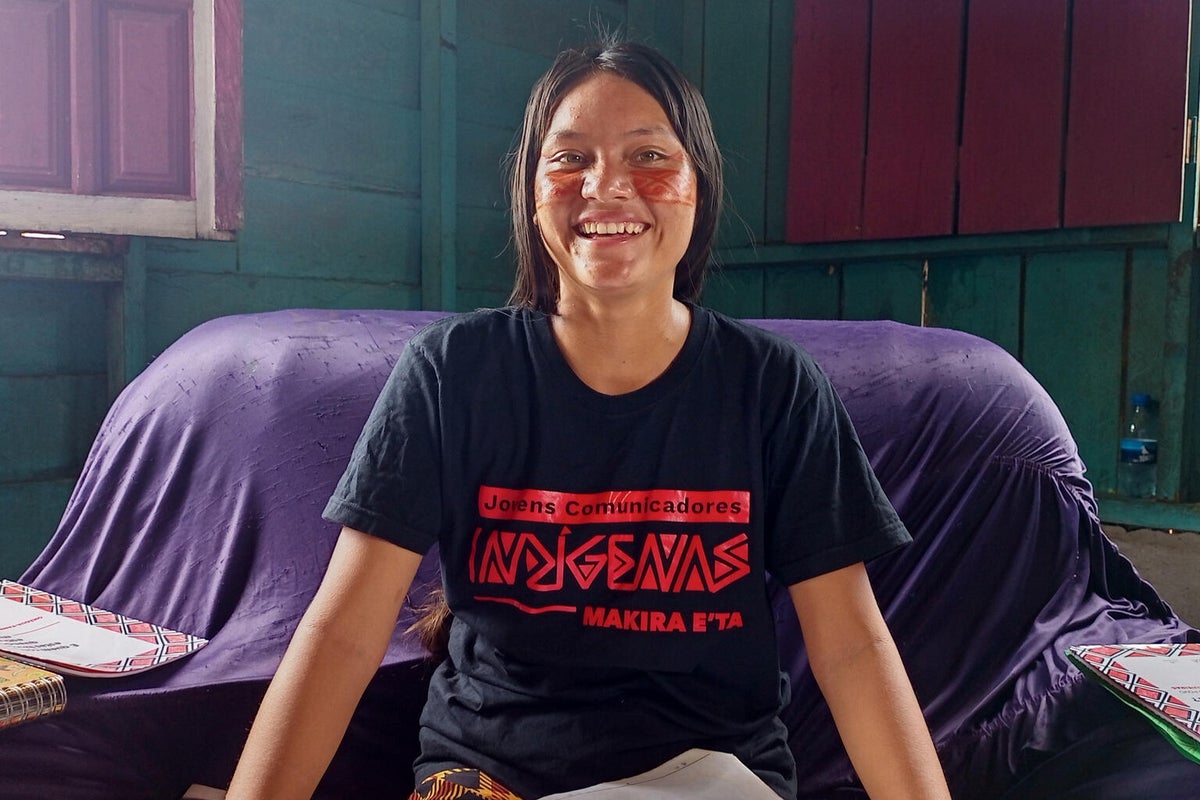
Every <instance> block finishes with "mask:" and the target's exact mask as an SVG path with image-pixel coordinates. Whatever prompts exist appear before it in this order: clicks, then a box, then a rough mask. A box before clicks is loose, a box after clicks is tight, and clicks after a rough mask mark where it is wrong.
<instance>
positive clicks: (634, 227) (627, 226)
mask: <svg viewBox="0 0 1200 800" xmlns="http://www.w3.org/2000/svg"><path fill="white" fill-rule="evenodd" d="M644 230H646V224H645V223H643V222H581V223H579V224H578V225H576V226H575V232H576V233H578V234H579V235H580V236H585V237H587V238H589V239H592V238H596V237H599V236H637V235H638V234H639V233H641V232H642V231H644Z"/></svg>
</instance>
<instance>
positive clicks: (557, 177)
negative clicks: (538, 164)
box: [533, 170, 583, 208]
mask: <svg viewBox="0 0 1200 800" xmlns="http://www.w3.org/2000/svg"><path fill="white" fill-rule="evenodd" d="M582 193H583V173H582V172H579V171H578V170H571V171H563V172H545V171H541V170H539V171H538V175H537V177H536V178H535V179H534V184H533V204H534V207H536V208H541V207H542V206H543V205H545V204H546V203H552V202H554V201H556V200H560V199H562V198H564V197H579V196H580V195H581V194H582Z"/></svg>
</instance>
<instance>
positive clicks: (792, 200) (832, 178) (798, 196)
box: [787, 0, 870, 242]
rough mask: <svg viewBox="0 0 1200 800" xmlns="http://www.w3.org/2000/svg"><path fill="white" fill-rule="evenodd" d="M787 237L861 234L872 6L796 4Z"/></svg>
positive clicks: (853, 1) (810, 0)
mask: <svg viewBox="0 0 1200 800" xmlns="http://www.w3.org/2000/svg"><path fill="white" fill-rule="evenodd" d="M795 13H796V16H795V31H794V38H793V47H792V50H793V61H792V119H791V131H790V144H789V148H790V152H789V170H788V197H787V203H788V206H787V239H788V241H791V242H826V241H835V240H840V239H857V238H859V237H860V236H861V235H862V191H863V167H864V159H865V155H866V133H867V57H868V42H869V41H870V3H869V0H798V2H797V3H796V12H795Z"/></svg>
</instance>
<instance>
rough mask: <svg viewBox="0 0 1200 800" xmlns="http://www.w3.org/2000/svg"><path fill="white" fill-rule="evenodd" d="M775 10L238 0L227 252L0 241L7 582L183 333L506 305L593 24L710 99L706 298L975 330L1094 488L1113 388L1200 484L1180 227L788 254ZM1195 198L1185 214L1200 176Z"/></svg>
mask: <svg viewBox="0 0 1200 800" xmlns="http://www.w3.org/2000/svg"><path fill="white" fill-rule="evenodd" d="M792 7H793V3H792V2H791V0H745V1H744V2H730V1H729V0H590V1H589V0H503V1H501V0H440V2H439V0H358V1H357V2H355V3H328V2H324V0H245V4H244V53H245V55H244V58H245V65H244V91H245V98H244V106H245V141H244V153H245V220H246V222H245V228H244V229H243V230H242V231H241V232H240V234H239V235H238V237H237V240H236V241H234V242H217V241H200V242H197V241H184V240H174V239H147V238H135V239H132V240H130V241H129V242H128V245H127V247H126V248H125V249H124V250H121V249H120V248H118V251H117V252H116V253H115V254H111V255H109V254H104V253H39V252H27V251H21V250H2V249H0V432H2V433H0V440H2V443H3V446H2V447H0V509H3V511H4V513H3V515H0V577H15V576H16V575H17V574H19V572H20V571H21V569H22V568H23V567H24V566H25V565H26V564H28V562H29V561H30V559H32V558H33V556H34V555H36V553H37V552H38V551H39V550H40V549H41V547H42V546H43V545H44V543H45V542H46V541H47V540H48V539H49V537H50V536H51V534H52V532H53V529H54V526H55V524H56V522H57V519H58V516H59V514H60V513H61V511H62V508H63V506H64V504H65V503H66V501H67V497H68V496H69V493H70V490H71V487H72V486H73V484H74V480H75V477H76V476H77V474H78V472H79V469H80V467H81V465H82V462H83V458H84V457H85V455H86V452H87V449H88V446H89V444H90V442H91V439H92V437H93V436H94V434H95V431H96V429H97V428H98V426H99V424H100V421H101V419H102V417H103V414H104V411H105V409H106V408H107V406H108V403H109V402H110V401H111V399H112V397H113V396H115V392H116V391H118V390H119V389H120V387H121V385H122V384H123V383H124V382H125V381H126V380H127V379H129V378H131V377H133V376H134V375H136V374H137V372H138V371H139V370H140V369H141V368H142V367H143V366H144V365H145V363H147V362H148V361H149V360H150V359H152V358H154V356H155V355H156V354H157V353H160V352H162V350H163V349H165V348H166V347H168V346H169V345H170V343H171V342H172V341H174V340H175V339H176V338H177V337H178V336H180V335H181V334H182V333H184V332H186V331H187V330H189V329H190V328H192V327H194V326H195V325H197V324H199V323H201V322H203V321H205V320H207V319H211V318H213V317H216V316H220V315H224V314H233V313H243V312H253V311H260V310H270V309H276V308H286V307H305V306H307V307H329V308H356V307H359V308H361V307H376V308H418V307H423V306H424V307H439V308H450V309H468V308H473V307H477V306H482V305H494V304H498V303H502V302H503V301H504V299H505V297H506V296H507V290H508V287H509V284H510V281H511V265H510V254H509V253H508V252H507V251H506V246H507V226H506V222H505V219H506V215H505V197H504V188H503V186H504V184H503V181H502V178H501V172H500V167H501V164H502V162H503V159H504V157H505V154H506V153H507V151H508V149H509V147H510V145H511V143H512V137H513V132H514V130H515V128H516V125H517V124H518V122H519V118H520V114H521V110H522V106H523V104H524V99H525V96H526V94H527V92H528V88H529V85H530V84H531V83H532V81H533V80H534V79H535V78H536V76H537V75H538V74H539V73H540V72H541V71H542V70H543V69H544V68H545V67H546V65H547V64H548V63H549V60H550V58H551V56H552V55H553V53H554V52H556V51H557V50H558V49H559V48H560V46H562V45H564V44H569V43H574V42H578V41H581V40H583V39H586V38H588V35H589V30H590V27H589V26H591V25H593V24H595V23H596V22H597V21H599V22H602V23H606V24H609V25H611V26H619V27H625V28H627V29H628V30H629V31H630V32H631V33H632V34H633V35H634V36H636V37H638V38H640V39H643V40H646V41H649V42H650V43H652V44H654V45H656V46H658V47H659V48H660V49H662V50H664V51H665V52H666V53H667V54H668V55H670V56H671V57H672V58H673V59H674V60H675V61H676V63H678V64H679V65H680V66H681V67H682V68H683V69H684V70H685V72H687V73H688V74H689V75H690V76H692V78H693V79H694V80H695V81H696V82H697V83H699V84H700V85H701V86H702V88H703V90H704V93H705V95H706V97H707V98H708V100H709V104H710V107H711V108H712V112H713V116H714V122H715V125H716V127H717V133H718V137H719V139H720V141H721V142H722V146H723V149H724V152H725V156H726V160H727V163H728V168H729V173H728V184H729V199H730V210H731V213H730V214H729V216H728V219H727V220H726V222H725V224H724V227H723V229H722V237H721V251H720V256H721V261H722V268H721V269H720V270H719V271H718V272H717V273H716V274H715V275H714V276H713V278H712V280H711V281H710V285H709V289H708V292H707V295H706V300H707V301H708V302H710V303H711V304H712V305H714V306H716V307H718V308H721V309H723V310H726V311H729V312H731V313H734V314H737V315H740V316H746V317H763V316H805V317H816V318H829V319H835V318H846V319H874V318H886V319H895V320H900V321H903V322H908V323H912V324H921V323H922V321H924V323H925V324H931V325H944V326H949V327H955V328H960V329H963V330H967V331H970V332H973V333H976V334H979V335H982V336H985V337H987V338H989V339H992V340H993V341H996V342H997V343H999V344H1000V345H1001V346H1003V347H1005V348H1006V349H1007V350H1008V351H1009V352H1011V353H1013V354H1014V355H1015V356H1017V357H1018V358H1020V359H1021V360H1022V361H1023V362H1024V363H1025V364H1026V365H1027V366H1028V367H1029V368H1030V369H1031V371H1033V373H1034V374H1035V375H1036V376H1037V377H1038V378H1039V379H1040V380H1041V381H1042V382H1043V383H1044V384H1045V385H1046V387H1047V388H1048V389H1049V390H1050V392H1051V394H1052V396H1054V397H1055V399H1056V400H1057V401H1058V403H1059V404H1060V406H1061V407H1062V408H1063V411H1064V413H1065V414H1066V416H1067V419H1068V421H1069V422H1070V423H1071V425H1072V427H1073V429H1074V430H1075V432H1076V435H1077V437H1078V438H1079V441H1080V447H1081V451H1082V452H1083V455H1084V458H1085V460H1086V461H1087V463H1088V466H1089V468H1090V472H1089V475H1090V477H1091V478H1092V479H1093V481H1094V482H1095V484H1096V486H1097V489H1098V490H1100V491H1102V492H1103V491H1107V490H1111V488H1112V486H1113V482H1114V479H1115V469H1116V459H1115V451H1116V431H1117V427H1118V424H1119V420H1120V417H1121V406H1122V397H1123V395H1124V394H1126V393H1127V392H1128V391H1129V390H1131V389H1134V388H1136V389H1144V390H1146V391H1150V392H1152V393H1154V394H1156V395H1159V396H1162V397H1163V398H1164V407H1165V408H1164V411H1165V412H1166V413H1167V414H1168V416H1170V415H1174V417H1172V419H1176V418H1177V419H1178V420H1180V421H1179V422H1178V423H1173V424H1175V425H1176V427H1175V428H1174V430H1175V436H1176V438H1175V440H1174V441H1170V440H1165V441H1164V449H1165V450H1166V458H1168V459H1171V458H1173V459H1174V461H1173V462H1172V463H1174V467H1172V468H1171V469H1172V470H1173V472H1170V473H1168V474H1167V476H1166V485H1168V486H1170V487H1171V488H1172V490H1173V491H1175V492H1183V491H1184V490H1185V488H1186V487H1187V485H1188V484H1189V482H1190V485H1191V486H1192V487H1194V488H1193V489H1192V491H1196V490H1197V489H1200V480H1197V479H1196V477H1195V473H1196V468H1195V465H1194V463H1193V461H1191V460H1189V459H1194V456H1192V455H1189V454H1188V453H1187V451H1185V448H1184V445H1185V442H1184V440H1183V435H1184V434H1183V431H1184V427H1183V423H1182V420H1183V418H1184V417H1185V415H1186V414H1187V413H1192V412H1189V411H1188V410H1187V409H1188V408H1189V407H1190V406H1189V405H1188V400H1189V399H1193V400H1194V398H1195V393H1194V392H1195V389H1194V388H1192V389H1191V391H1192V394H1188V391H1189V387H1188V382H1189V381H1191V382H1192V383H1194V382H1195V375H1196V372H1197V370H1196V363H1195V362H1196V361H1197V359H1198V357H1197V354H1196V352H1195V351H1196V348H1195V347H1194V346H1192V344H1191V342H1192V341H1194V340H1195V338H1196V333H1197V323H1196V311H1195V309H1194V308H1193V305H1195V304H1198V301H1197V300H1196V297H1197V295H1198V294H1200V292H1198V290H1197V287H1196V285H1195V281H1194V279H1193V267H1192V264H1191V260H1190V257H1189V254H1190V252H1191V250H1192V249H1193V247H1194V243H1193V241H1192V228H1191V226H1186V230H1185V229H1184V226H1169V225H1156V226H1134V227H1129V228H1102V229H1101V228H1097V229H1084V230H1069V231H1060V232H1052V233H1045V234H1013V235H995V236H990V237H979V236H975V237H941V238H936V239H926V240H905V241H891V242H872V243H862V242H858V243H852V244H844V245H788V244H784V240H785V229H786V218H785V206H786V203H785V197H786V193H787V172H788V170H787V164H788V138H787V137H788V124H789V119H788V116H789V112H788V108H789V97H790V76H791V73H792V55H791V53H792V30H793V10H792ZM1194 93H1195V90H1194V89H1193V94H1194ZM1193 104H1194V100H1193ZM1192 113H1195V111H1194V109H1193V112H1192ZM1187 187H1188V191H1189V192H1191V193H1192V196H1193V198H1194V193H1195V181H1194V178H1193V179H1191V181H1190V183H1188V184H1187ZM1190 208H1191V209H1192V213H1194V208H1195V204H1194V199H1193V201H1192V205H1191V207H1190ZM1192 405H1195V403H1194V402H1193V403H1192ZM1189 424H1190V425H1191V426H1192V427H1191V428H1190V429H1189V430H1191V431H1194V430H1196V428H1195V425H1196V424H1197V421H1196V420H1191V421H1190V422H1189ZM1183 497H1185V499H1192V500H1194V499H1197V498H1196V497H1195V496H1194V495H1192V496H1189V495H1183Z"/></svg>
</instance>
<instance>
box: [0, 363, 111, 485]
mask: <svg viewBox="0 0 1200 800" xmlns="http://www.w3.org/2000/svg"><path fill="white" fill-rule="evenodd" d="M0 409H3V411H2V412H0V413H2V414H3V417H2V419H3V426H4V430H5V434H4V453H3V456H2V457H0V481H6V482H12V481H17V480H31V479H35V478H41V479H49V478H61V477H64V476H67V475H75V474H76V473H77V472H78V470H79V468H80V466H81V465H82V464H83V459H84V456H85V455H87V451H88V449H89V448H90V447H91V443H92V439H93V438H94V437H95V435H96V431H97V430H99V428H100V421H101V420H102V419H103V418H104V414H105V412H106V411H107V410H108V374H107V372H106V371H105V370H104V369H101V370H100V371H98V372H85V373H75V374H57V375H28V376H12V375H0Z"/></svg>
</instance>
